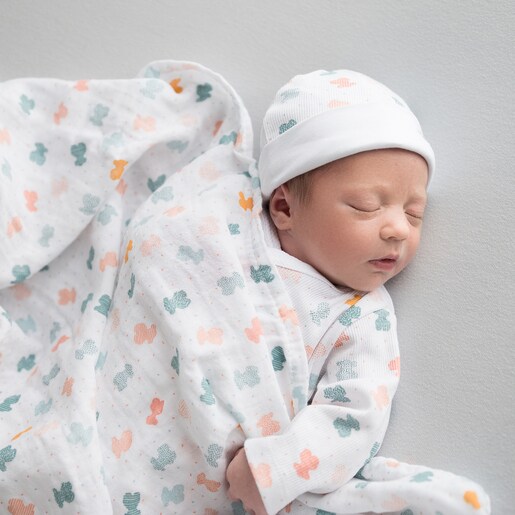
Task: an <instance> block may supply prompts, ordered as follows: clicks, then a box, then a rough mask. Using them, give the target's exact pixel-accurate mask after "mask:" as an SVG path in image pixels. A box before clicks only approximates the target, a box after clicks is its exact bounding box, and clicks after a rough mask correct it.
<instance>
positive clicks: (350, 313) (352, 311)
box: [338, 305, 361, 327]
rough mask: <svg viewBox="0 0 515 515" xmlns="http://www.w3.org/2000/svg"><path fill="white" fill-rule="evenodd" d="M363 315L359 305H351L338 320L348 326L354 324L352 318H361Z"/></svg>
mask: <svg viewBox="0 0 515 515" xmlns="http://www.w3.org/2000/svg"><path fill="white" fill-rule="evenodd" d="M360 316H361V308H360V307H359V306H356V305H354V306H351V307H350V308H349V309H347V310H345V311H344V312H343V313H342V314H341V315H340V316H339V317H338V322H340V324H342V325H344V326H345V327H348V326H349V325H351V324H352V320H353V319H354V318H359V317H360Z"/></svg>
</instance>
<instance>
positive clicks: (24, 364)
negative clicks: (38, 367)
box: [16, 354, 36, 372]
mask: <svg viewBox="0 0 515 515" xmlns="http://www.w3.org/2000/svg"><path fill="white" fill-rule="evenodd" d="M35 364H36V355H35V354H29V355H28V356H27V357H23V358H21V359H20V361H18V365H17V366H16V370H18V372H21V371H22V370H32V369H33V368H34V365H35Z"/></svg>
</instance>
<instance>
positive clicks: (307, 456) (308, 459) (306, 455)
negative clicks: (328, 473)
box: [293, 449, 320, 480]
mask: <svg viewBox="0 0 515 515" xmlns="http://www.w3.org/2000/svg"><path fill="white" fill-rule="evenodd" d="M319 463H320V460H319V459H318V458H317V457H316V456H315V455H314V454H313V453H312V452H311V451H310V450H309V449H304V450H303V451H302V452H301V453H300V463H294V464H293V468H294V469H295V472H296V473H297V476H299V477H301V478H302V479H306V480H308V479H310V476H309V474H310V472H311V471H313V470H316V469H317V468H318V465H319Z"/></svg>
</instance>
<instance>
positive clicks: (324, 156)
mask: <svg viewBox="0 0 515 515" xmlns="http://www.w3.org/2000/svg"><path fill="white" fill-rule="evenodd" d="M383 148H403V149H405V150H411V151H413V152H416V153H417V154H420V155H421V156H422V157H423V158H424V159H425V160H426V161H427V164H428V168H429V179H430V178H431V176H432V174H433V172H434V166H435V162H434V161H435V160H434V153H433V150H432V148H431V146H430V145H429V143H428V142H427V141H426V140H425V138H424V135H423V134H422V129H421V127H420V124H419V122H418V120H417V118H416V117H415V115H414V114H413V113H412V112H411V110H410V109H409V107H408V106H407V105H406V103H405V102H404V100H402V99H401V98H400V97H399V96H397V95H396V94H395V93H394V92H393V91H391V90H390V89H388V88H387V87H386V86H384V85H383V84H381V83H380V82H377V81H375V80H374V79H371V78H370V77H367V76H366V75H363V74H361V73H357V72H354V71H350V70H336V71H331V72H329V71H325V70H318V71H315V72H312V73H308V74H306V75H297V76H295V77H294V78H293V79H292V80H291V81H290V82H288V83H287V84H285V85H284V86H283V87H282V88H281V89H279V91H278V92H277V94H276V96H275V99H274V102H273V103H272V105H271V106H270V107H269V108H268V110H267V112H266V113H265V117H264V119H263V127H262V129H261V156H260V158H259V176H260V180H261V190H262V192H263V197H264V198H265V200H266V199H268V198H269V197H270V195H271V194H272V192H273V191H274V190H275V188H277V187H278V186H280V185H281V184H284V183H285V182H286V181H288V180H290V179H292V178H293V177H296V176H298V175H301V174H303V173H306V172H309V171H310V170H314V169H315V168H318V167H319V166H322V165H324V164H326V163H329V162H331V161H335V160H336V159H340V158H342V157H346V156H350V155H352V154H357V153H358V152H363V151H365V150H374V149H383ZM428 183H429V181H428Z"/></svg>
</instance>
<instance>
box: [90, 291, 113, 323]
mask: <svg viewBox="0 0 515 515" xmlns="http://www.w3.org/2000/svg"><path fill="white" fill-rule="evenodd" d="M110 307H111V297H109V295H107V294H104V295H102V297H100V298H99V299H98V306H95V307H94V308H93V309H94V310H95V311H98V312H99V313H100V314H101V315H104V316H105V317H106V318H107V313H109V308H110Z"/></svg>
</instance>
